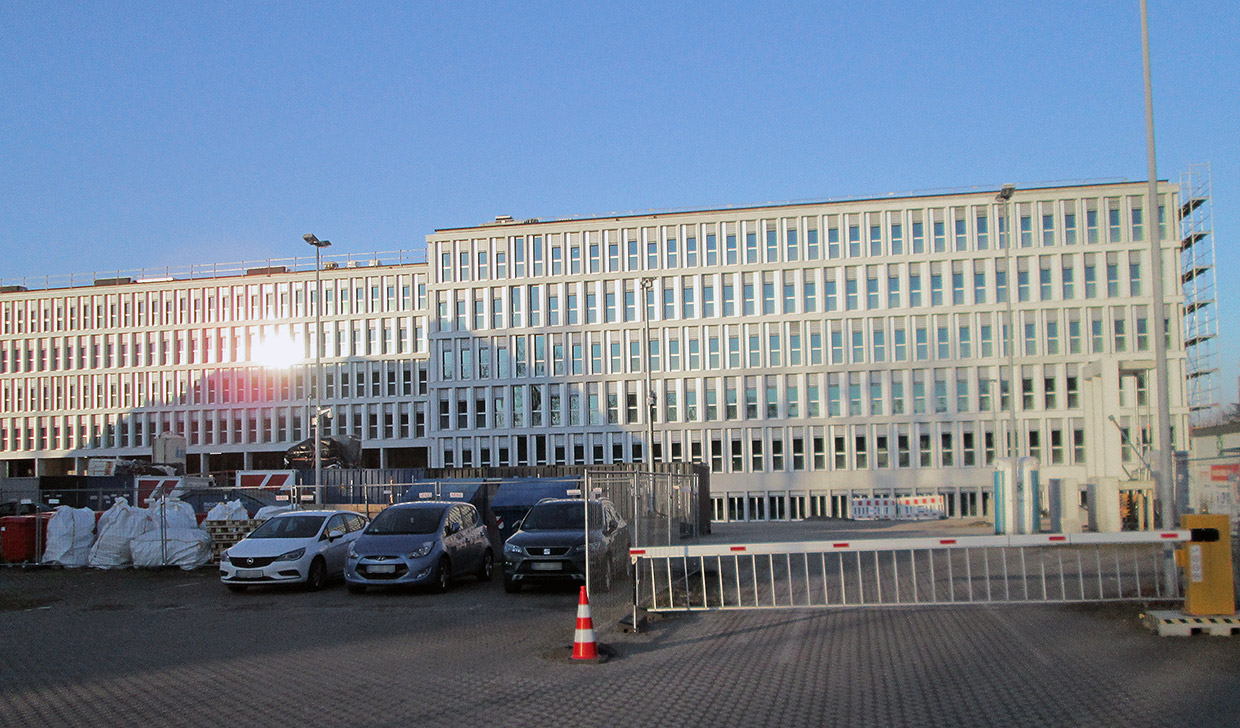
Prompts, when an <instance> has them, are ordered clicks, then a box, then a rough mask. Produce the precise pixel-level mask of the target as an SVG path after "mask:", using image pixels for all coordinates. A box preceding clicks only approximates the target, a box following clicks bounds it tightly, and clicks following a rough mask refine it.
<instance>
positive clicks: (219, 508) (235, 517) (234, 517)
mask: <svg viewBox="0 0 1240 728" xmlns="http://www.w3.org/2000/svg"><path fill="white" fill-rule="evenodd" d="M249 519H250V514H249V512H248V511H246V509H245V506H243V505H241V501H240V500H234V501H227V502H224V503H216V504H215V506H214V507H212V508H211V510H209V511H207V517H206V519H205V521H204V523H205V522H206V521H248V520H249Z"/></svg>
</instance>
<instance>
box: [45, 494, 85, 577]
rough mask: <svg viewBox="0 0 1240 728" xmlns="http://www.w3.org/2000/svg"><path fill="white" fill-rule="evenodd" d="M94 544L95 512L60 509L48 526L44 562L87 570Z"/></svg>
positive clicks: (81, 509) (66, 507)
mask: <svg viewBox="0 0 1240 728" xmlns="http://www.w3.org/2000/svg"><path fill="white" fill-rule="evenodd" d="M94 542H95V512H94V511H92V510H91V509H89V508H70V507H69V506H59V507H58V508H57V509H56V513H55V515H53V516H52V518H51V520H50V521H48V523H47V548H46V549H44V551H43V562H44V563H46V564H60V565H61V566H86V562H87V561H88V560H89V559H90V547H91V544H93V543H94Z"/></svg>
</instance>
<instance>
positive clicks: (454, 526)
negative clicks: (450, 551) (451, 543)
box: [443, 523, 461, 536]
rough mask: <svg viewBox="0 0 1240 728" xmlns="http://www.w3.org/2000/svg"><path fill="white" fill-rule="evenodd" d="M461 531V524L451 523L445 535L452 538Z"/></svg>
mask: <svg viewBox="0 0 1240 728" xmlns="http://www.w3.org/2000/svg"><path fill="white" fill-rule="evenodd" d="M459 530H461V524H459V523H449V524H448V526H447V527H446V528H445V529H444V530H443V531H444V533H445V534H447V535H449V536H451V535H452V534H454V533H456V532H457V531H459Z"/></svg>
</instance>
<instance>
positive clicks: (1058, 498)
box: [1046, 478, 1081, 533]
mask: <svg viewBox="0 0 1240 728" xmlns="http://www.w3.org/2000/svg"><path fill="white" fill-rule="evenodd" d="M1046 486H1047V493H1048V496H1049V499H1050V504H1049V505H1050V515H1051V524H1050V527H1051V531H1052V532H1054V533H1080V532H1081V486H1080V484H1079V483H1077V481H1075V480H1073V479H1070V478H1051V479H1050V480H1048V481H1047V482H1046Z"/></svg>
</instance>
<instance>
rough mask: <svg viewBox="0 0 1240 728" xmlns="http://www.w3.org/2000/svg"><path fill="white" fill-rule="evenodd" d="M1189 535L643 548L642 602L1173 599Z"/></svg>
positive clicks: (716, 606)
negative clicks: (1175, 554) (1172, 557)
mask: <svg viewBox="0 0 1240 728" xmlns="http://www.w3.org/2000/svg"><path fill="white" fill-rule="evenodd" d="M1189 535H1190V534H1189V532H1188V531H1152V532H1147V531H1143V532H1127V533H1082V534H1037V535H1026V536H965V537H955V538H907V539H899V538H897V539H875V540H850V541H814V542H803V543H770V544H737V545H723V546H718V545H709V546H705V545H703V546H681V547H666V546H660V547H645V548H642V547H635V548H633V549H632V550H631V551H630V557H631V561H632V563H633V566H634V572H635V574H636V579H637V586H636V594H637V604H636V605H635V607H640V608H644V609H646V610H648V611H657V612H681V611H694V610H728V609H779V608H784V609H788V608H807V607H808V608H815V607H862V606H867V607H868V606H900V605H950V604H978V603H981V604H999V603H1066V602H1096V601H1128V600H1159V599H1175V598H1178V595H1179V585H1178V583H1166V578H1165V576H1164V570H1163V565H1164V564H1165V563H1166V561H1165V560H1166V558H1167V557H1166V552H1165V550H1166V549H1167V548H1168V547H1169V545H1171V544H1175V543H1178V542H1181V541H1187V540H1188V539H1189Z"/></svg>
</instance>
